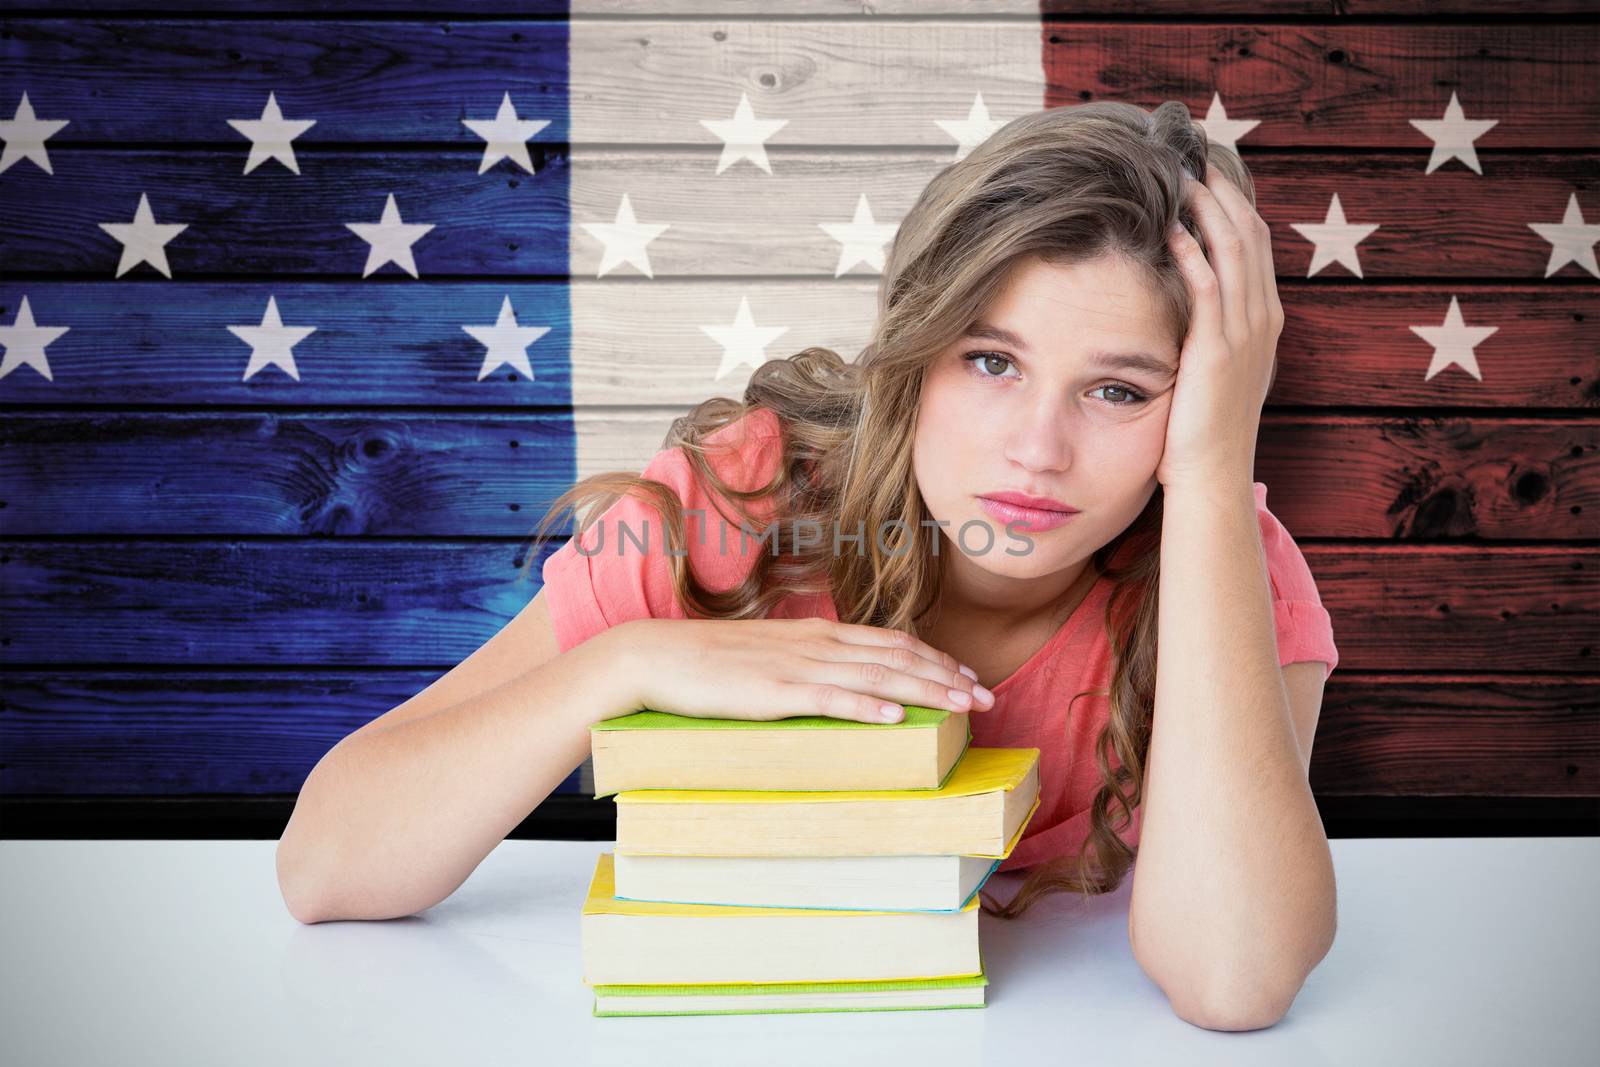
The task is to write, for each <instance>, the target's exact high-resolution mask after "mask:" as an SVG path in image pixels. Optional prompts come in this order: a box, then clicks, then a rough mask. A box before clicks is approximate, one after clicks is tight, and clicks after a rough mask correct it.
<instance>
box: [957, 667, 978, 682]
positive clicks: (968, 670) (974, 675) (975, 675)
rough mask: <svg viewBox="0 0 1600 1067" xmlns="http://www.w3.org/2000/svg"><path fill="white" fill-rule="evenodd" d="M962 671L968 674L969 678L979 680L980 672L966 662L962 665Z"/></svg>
mask: <svg viewBox="0 0 1600 1067" xmlns="http://www.w3.org/2000/svg"><path fill="white" fill-rule="evenodd" d="M961 673H962V674H964V675H966V676H967V677H968V678H971V679H972V680H973V681H974V682H976V681H977V680H978V672H977V671H975V670H973V669H972V668H971V667H969V666H967V665H966V664H965V663H963V664H962V665H961Z"/></svg>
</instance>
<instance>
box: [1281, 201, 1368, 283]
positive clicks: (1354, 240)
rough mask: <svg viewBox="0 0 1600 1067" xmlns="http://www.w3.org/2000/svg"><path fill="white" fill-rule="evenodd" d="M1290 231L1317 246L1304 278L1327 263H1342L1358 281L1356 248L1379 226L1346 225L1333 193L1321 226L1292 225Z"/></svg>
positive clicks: (1358, 258)
mask: <svg viewBox="0 0 1600 1067" xmlns="http://www.w3.org/2000/svg"><path fill="white" fill-rule="evenodd" d="M1289 228H1290V229H1291V230H1294V231H1295V232H1296V233H1298V234H1299V235H1300V236H1302V237H1304V238H1305V239H1306V240H1308V241H1310V242H1311V243H1312V244H1314V245H1316V249H1315V250H1314V251H1313V252H1312V253H1311V266H1310V267H1309V268H1308V269H1307V270H1306V277H1307V278H1309V277H1311V276H1312V275H1313V274H1315V273H1317V271H1319V270H1321V269H1322V268H1323V267H1326V266H1327V265H1328V264H1330V263H1343V264H1344V265H1345V266H1346V267H1348V268H1349V269H1350V271H1351V273H1353V274H1354V275H1355V276H1356V277H1357V278H1359V277H1361V276H1362V275H1361V258H1360V257H1359V256H1357V255H1356V245H1358V244H1360V243H1361V242H1362V241H1363V240H1365V239H1366V238H1367V237H1368V236H1370V235H1371V234H1372V231H1373V230H1376V229H1377V228H1378V225H1377V223H1372V224H1371V225H1361V226H1353V225H1351V224H1350V223H1348V222H1346V221H1345V218H1344V207H1343V205H1341V204H1340V203H1339V194H1338V193H1334V194H1333V200H1332V202H1330V203H1329V204H1328V215H1327V217H1326V218H1324V219H1323V220H1322V221H1321V222H1320V223H1318V222H1291V223H1290V224H1289Z"/></svg>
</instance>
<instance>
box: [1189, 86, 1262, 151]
mask: <svg viewBox="0 0 1600 1067" xmlns="http://www.w3.org/2000/svg"><path fill="white" fill-rule="evenodd" d="M1199 125H1200V126H1202V127H1204V128H1205V131H1206V140H1208V141H1210V142H1211V143H1212V144H1220V145H1225V146H1226V147H1228V148H1231V149H1233V150H1234V151H1235V152H1237V151H1238V150H1239V145H1238V141H1239V138H1241V137H1243V136H1244V135H1245V134H1247V133H1249V132H1250V131H1251V130H1253V129H1255V128H1256V127H1257V126H1259V125H1261V120H1260V119H1230V118H1229V117H1228V109H1227V108H1225V107H1223V106H1222V94H1221V93H1219V92H1216V91H1215V90H1213V91H1212V93H1211V107H1209V108H1208V109H1207V110H1206V117H1205V118H1203V119H1201V120H1200V122H1199Z"/></svg>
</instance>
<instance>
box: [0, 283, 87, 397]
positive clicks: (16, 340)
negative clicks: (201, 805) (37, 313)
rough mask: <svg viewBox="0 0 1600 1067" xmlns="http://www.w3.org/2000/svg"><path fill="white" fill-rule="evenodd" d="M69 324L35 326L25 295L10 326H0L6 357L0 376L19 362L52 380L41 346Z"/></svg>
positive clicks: (62, 331) (15, 366)
mask: <svg viewBox="0 0 1600 1067" xmlns="http://www.w3.org/2000/svg"><path fill="white" fill-rule="evenodd" d="M71 328H72V327H70V326H38V325H35V323H34V321H33V309H32V308H31V307H29V306H28V298H27V296H26V295H24V296H23V298H22V304H21V305H20V306H19V307H18V308H17V317H16V319H14V320H13V321H12V323H11V325H10V326H0V348H4V349H5V350H6V358H5V359H4V360H3V361H0V378H4V377H5V376H6V375H8V374H10V373H11V372H12V371H14V370H16V369H17V368H18V367H20V366H22V365H23V364H27V365H28V366H30V367H32V368H33V369H34V370H36V371H38V372H39V373H40V374H42V375H43V376H44V378H45V380H46V381H51V382H53V381H55V376H54V375H52V374H51V373H50V360H49V357H47V356H46V355H45V354H44V349H45V346H46V345H48V344H49V343H50V342H51V341H54V340H55V339H56V338H57V337H60V336H61V335H62V334H64V333H66V332H67V331H68V330H70V329H71Z"/></svg>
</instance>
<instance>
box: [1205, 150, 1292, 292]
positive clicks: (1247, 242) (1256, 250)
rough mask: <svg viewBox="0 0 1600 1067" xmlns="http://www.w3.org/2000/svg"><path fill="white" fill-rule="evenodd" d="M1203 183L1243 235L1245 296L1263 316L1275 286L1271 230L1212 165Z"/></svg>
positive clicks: (1236, 187)
mask: <svg viewBox="0 0 1600 1067" xmlns="http://www.w3.org/2000/svg"><path fill="white" fill-rule="evenodd" d="M1206 184H1207V185H1208V186H1209V187H1210V189H1211V193H1212V195H1213V196H1214V197H1216V199H1217V202H1218V203H1219V204H1221V205H1222V208H1223V210H1224V211H1226V212H1227V213H1228V219H1229V221H1230V222H1232V223H1233V227H1234V229H1235V230H1237V231H1238V233H1239V235H1240V237H1241V238H1242V239H1243V242H1244V253H1245V254H1244V258H1245V262H1246V265H1247V266H1246V277H1247V278H1248V279H1249V285H1248V288H1247V292H1246V300H1247V303H1248V305H1249V309H1250V310H1251V311H1253V312H1256V313H1257V314H1259V315H1260V316H1261V317H1262V318H1263V319H1265V318H1266V316H1267V315H1269V314H1270V313H1271V310H1272V306H1273V302H1274V301H1275V299H1276V297H1277V288H1278V286H1277V278H1276V276H1275V275H1274V273H1273V267H1272V234H1271V232H1270V231H1269V230H1268V229H1267V223H1266V221H1265V220H1264V219H1262V217H1261V216H1260V214H1258V213H1257V212H1256V209H1255V208H1254V207H1253V206H1252V205H1251V203H1250V199H1249V198H1248V197H1246V196H1245V195H1244V192H1243V191H1242V190H1240V188H1239V187H1238V186H1237V185H1234V184H1233V182H1231V181H1229V180H1228V177H1227V176H1226V175H1225V174H1223V173H1222V172H1221V171H1218V170H1214V169H1213V170H1212V171H1210V172H1209V173H1208V174H1207V176H1206Z"/></svg>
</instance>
